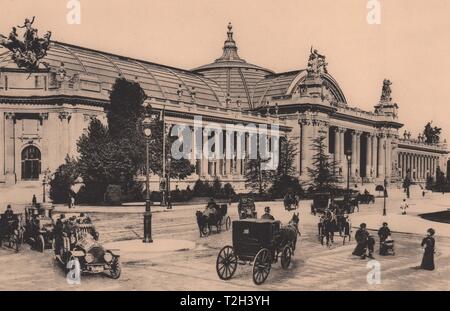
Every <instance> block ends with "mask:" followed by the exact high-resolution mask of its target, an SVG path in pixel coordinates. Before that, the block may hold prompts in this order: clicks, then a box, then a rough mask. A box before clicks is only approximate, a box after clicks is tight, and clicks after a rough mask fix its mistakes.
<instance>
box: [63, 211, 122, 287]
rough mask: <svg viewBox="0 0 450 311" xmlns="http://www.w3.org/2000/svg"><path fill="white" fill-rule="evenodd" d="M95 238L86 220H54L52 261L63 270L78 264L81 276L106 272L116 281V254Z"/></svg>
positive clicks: (94, 230) (117, 270)
mask: <svg viewBox="0 0 450 311" xmlns="http://www.w3.org/2000/svg"><path fill="white" fill-rule="evenodd" d="M98 236H99V235H98V233H97V230H96V229H95V226H94V224H92V222H91V221H90V219H89V217H85V216H83V215H80V216H79V217H75V216H72V217H70V218H69V219H65V218H64V217H60V218H58V220H57V221H56V223H55V243H54V256H55V259H56V260H57V261H58V262H60V263H61V264H62V265H63V266H64V268H65V269H70V267H71V266H72V265H73V263H75V262H78V263H79V266H80V271H81V273H91V274H99V273H107V274H109V275H110V277H111V278H113V279H118V278H119V277H120V274H121V271H122V269H121V265H120V254H119V251H118V250H113V249H107V248H105V247H103V245H102V244H101V243H100V242H99V241H98Z"/></svg>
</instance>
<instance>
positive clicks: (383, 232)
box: [378, 222, 391, 256]
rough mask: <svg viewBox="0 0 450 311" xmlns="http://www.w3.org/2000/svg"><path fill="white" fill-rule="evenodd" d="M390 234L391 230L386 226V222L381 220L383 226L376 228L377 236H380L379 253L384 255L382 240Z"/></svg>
mask: <svg viewBox="0 0 450 311" xmlns="http://www.w3.org/2000/svg"><path fill="white" fill-rule="evenodd" d="M390 235H391V230H390V229H389V227H388V223H387V222H383V226H382V227H381V228H380V229H379V230H378V236H379V237H380V255H382V256H385V255H386V249H385V248H384V247H383V242H384V241H386V240H387V239H388V237H389V236H390Z"/></svg>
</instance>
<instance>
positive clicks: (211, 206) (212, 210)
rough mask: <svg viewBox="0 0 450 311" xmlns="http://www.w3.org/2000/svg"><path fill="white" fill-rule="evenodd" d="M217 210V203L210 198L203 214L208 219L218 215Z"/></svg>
mask: <svg viewBox="0 0 450 311" xmlns="http://www.w3.org/2000/svg"><path fill="white" fill-rule="evenodd" d="M217 209H218V206H217V204H216V201H214V199H213V198H210V199H209V202H208V204H207V205H206V208H205V211H204V212H203V215H205V216H206V217H209V216H210V215H214V214H216V213H217Z"/></svg>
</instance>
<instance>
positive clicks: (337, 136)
mask: <svg viewBox="0 0 450 311" xmlns="http://www.w3.org/2000/svg"><path fill="white" fill-rule="evenodd" d="M340 151H341V136H340V131H339V128H335V130H334V160H335V161H336V163H337V164H338V166H340V164H341V154H340Z"/></svg>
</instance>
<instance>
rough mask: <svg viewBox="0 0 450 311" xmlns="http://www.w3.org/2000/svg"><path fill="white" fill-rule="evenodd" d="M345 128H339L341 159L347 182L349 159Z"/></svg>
mask: <svg viewBox="0 0 450 311" xmlns="http://www.w3.org/2000/svg"><path fill="white" fill-rule="evenodd" d="M345 131H346V130H345V128H339V142H340V143H339V158H340V159H341V170H342V178H343V180H347V157H346V156H345Z"/></svg>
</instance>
